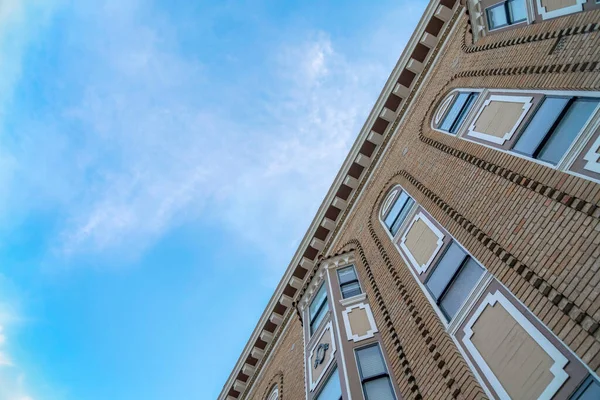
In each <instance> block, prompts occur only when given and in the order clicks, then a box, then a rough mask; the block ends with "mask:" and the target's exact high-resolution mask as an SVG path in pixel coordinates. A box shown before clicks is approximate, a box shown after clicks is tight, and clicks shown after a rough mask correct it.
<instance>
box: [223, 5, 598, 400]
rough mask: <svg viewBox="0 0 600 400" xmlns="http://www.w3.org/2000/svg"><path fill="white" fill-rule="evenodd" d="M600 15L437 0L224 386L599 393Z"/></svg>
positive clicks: (459, 394) (322, 397)
mask: <svg viewBox="0 0 600 400" xmlns="http://www.w3.org/2000/svg"><path fill="white" fill-rule="evenodd" d="M599 30H600V4H599V3H598V0H505V1H500V0H468V1H467V3H466V4H465V3H461V2H459V1H458V0H431V1H430V3H429V5H428V6H427V9H426V11H425V13H424V15H423V17H422V19H421V20H420V22H419V24H418V26H417V28H416V30H415V32H414V33H413V35H412V37H411V40H410V42H409V43H408V45H407V47H406V49H405V50H404V52H403V54H402V55H401V57H400V59H399V61H398V63H397V65H396V67H395V68H394V70H393V71H392V73H391V75H390V77H389V79H388V81H387V83H386V85H385V87H384V88H383V90H382V92H381V95H380V96H379V98H378V100H377V102H376V104H375V106H374V107H373V110H372V111H371V113H370V115H369V118H368V119H367V121H366V122H365V124H364V127H363V128H362V130H361V132H360V133H359V135H358V138H357V139H356V142H355V143H354V145H353V147H352V149H351V150H350V153H349V155H348V157H347V159H346V161H345V163H344V165H343V166H342V168H341V170H340V172H339V173H338V175H337V177H336V178H335V181H334V182H333V184H332V185H331V188H330V190H329V192H328V194H327V196H326V198H325V199H324V201H323V203H322V205H321V207H320V209H319V210H318V213H317V215H316V216H315V218H314V220H313V222H312V224H311V226H310V228H309V229H308V231H307V233H306V235H305V237H304V239H303V240H302V243H301V245H300V247H299V248H298V250H297V252H296V254H295V256H294V258H293V259H292V261H291V263H290V265H289V267H288V268H287V270H286V272H285V275H284V276H283V278H282V280H281V282H280V284H279V286H278V287H277V289H276V291H275V293H274V295H273V297H272V298H271V300H270V302H269V304H268V305H267V307H266V309H265V311H264V313H263V315H262V317H261V319H260V321H258V324H257V326H256V329H255V331H254V332H253V334H252V336H251V337H250V340H249V341H248V343H247V345H246V347H245V349H244V351H243V352H242V354H241V355H240V358H239V360H238V362H237V364H236V365H235V367H234V368H233V370H232V372H231V375H230V377H229V379H228V380H227V382H226V383H225V385H224V388H223V391H222V393H221V395H220V397H219V399H222V400H233V399H255V400H263V399H267V400H277V399H284V400H301V399H309V400H313V399H315V400H330V399H340V398H343V399H344V400H350V399H369V400H387V399H479V398H486V397H489V398H499V399H508V398H512V399H534V398H539V399H600V384H599V378H598V373H599V372H600V298H599V296H600V273H599V272H598V270H599V269H600V260H599V257H600V246H599V245H600V185H599V183H600V111H599V104H600V33H599Z"/></svg>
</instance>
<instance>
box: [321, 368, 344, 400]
mask: <svg viewBox="0 0 600 400" xmlns="http://www.w3.org/2000/svg"><path fill="white" fill-rule="evenodd" d="M315 399H316V400H342V387H341V385H340V375H339V374H338V370H337V368H335V369H334V370H333V372H332V373H331V375H329V378H327V382H325V385H323V389H321V391H320V392H319V394H318V395H317V397H315Z"/></svg>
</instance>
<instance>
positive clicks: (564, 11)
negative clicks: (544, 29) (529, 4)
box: [535, 0, 586, 20]
mask: <svg viewBox="0 0 600 400" xmlns="http://www.w3.org/2000/svg"><path fill="white" fill-rule="evenodd" d="M535 1H536V5H537V9H538V13H539V14H540V16H541V17H542V19H543V20H546V19H550V18H556V17H562V16H563V15H569V14H573V13H576V12H581V11H583V5H584V4H585V3H586V0H576V3H575V4H574V5H572V6H569V7H565V8H559V9H558V10H553V11H546V7H544V6H543V5H542V2H541V0H535Z"/></svg>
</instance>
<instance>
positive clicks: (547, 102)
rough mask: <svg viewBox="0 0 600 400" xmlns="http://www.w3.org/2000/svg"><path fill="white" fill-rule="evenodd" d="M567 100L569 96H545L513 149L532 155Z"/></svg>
mask: <svg viewBox="0 0 600 400" xmlns="http://www.w3.org/2000/svg"><path fill="white" fill-rule="evenodd" d="M568 102H569V98H564V97H547V98H546V99H544V101H543V103H542V104H541V105H540V106H539V107H538V109H537V111H536V112H535V115H534V116H533V118H531V121H530V122H529V124H528V125H527V127H526V128H525V130H524V131H523V134H522V135H521V137H520V138H519V140H518V141H517V143H516V144H515V146H514V147H513V150H515V151H517V152H519V153H522V154H525V155H528V156H530V157H533V155H534V153H535V152H536V150H537V149H538V147H539V146H540V144H541V143H542V141H543V140H544V138H545V137H546V134H547V133H548V131H549V130H550V128H552V125H554V123H555V122H556V119H557V118H558V117H559V116H560V114H561V113H562V111H563V109H564V108H565V107H566V105H567V103H568Z"/></svg>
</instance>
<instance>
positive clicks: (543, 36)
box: [461, 23, 600, 53]
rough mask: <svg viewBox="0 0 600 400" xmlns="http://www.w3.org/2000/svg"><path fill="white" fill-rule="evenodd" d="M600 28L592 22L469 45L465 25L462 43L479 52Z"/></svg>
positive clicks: (468, 49) (470, 49)
mask: <svg viewBox="0 0 600 400" xmlns="http://www.w3.org/2000/svg"><path fill="white" fill-rule="evenodd" d="M465 25H466V24H465ZM598 30H600V23H591V24H586V25H580V26H573V27H570V28H563V29H557V30H555V31H552V32H540V33H537V34H535V35H528V36H520V37H517V38H512V39H506V40H501V41H498V42H492V43H486V44H484V45H479V46H477V45H473V44H471V45H468V44H467V33H468V26H465V30H464V35H463V43H462V45H461V48H462V50H463V51H464V52H465V53H477V52H480V51H487V50H494V49H498V48H502V47H510V46H515V45H518V44H525V43H532V42H539V41H543V40H549V39H559V38H561V37H564V36H572V35H579V34H583V33H591V32H595V31H598Z"/></svg>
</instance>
